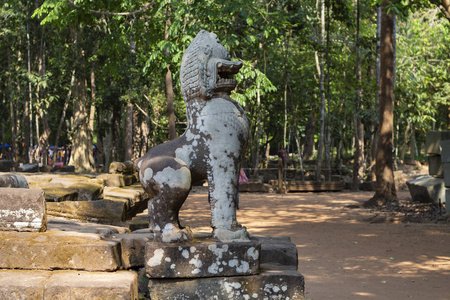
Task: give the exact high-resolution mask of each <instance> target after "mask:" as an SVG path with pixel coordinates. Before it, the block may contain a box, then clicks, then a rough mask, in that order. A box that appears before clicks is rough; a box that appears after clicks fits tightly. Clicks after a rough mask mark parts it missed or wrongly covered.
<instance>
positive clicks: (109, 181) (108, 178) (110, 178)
mask: <svg viewBox="0 0 450 300" xmlns="http://www.w3.org/2000/svg"><path fill="white" fill-rule="evenodd" d="M97 178H98V179H101V180H103V181H104V182H105V186H109V187H123V186H125V181H124V179H123V175H122V174H101V175H99V176H97Z"/></svg>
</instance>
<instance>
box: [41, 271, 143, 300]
mask: <svg viewBox="0 0 450 300" xmlns="http://www.w3.org/2000/svg"><path fill="white" fill-rule="evenodd" d="M137 287H138V283H137V274H136V273H135V272H127V271H118V272H114V273H98V272H96V273H90V272H73V271H72V272H70V271H57V272H52V275H51V277H50V278H49V279H48V280H47V282H46V283H45V298H48V299H123V300H128V299H137V298H138V289H137Z"/></svg>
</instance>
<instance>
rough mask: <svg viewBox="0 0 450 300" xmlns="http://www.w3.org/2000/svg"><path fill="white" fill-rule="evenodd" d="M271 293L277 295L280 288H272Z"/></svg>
mask: <svg viewBox="0 0 450 300" xmlns="http://www.w3.org/2000/svg"><path fill="white" fill-rule="evenodd" d="M272 291H274V292H275V293H278V292H279V291H280V288H279V287H278V286H274V287H273V288H272Z"/></svg>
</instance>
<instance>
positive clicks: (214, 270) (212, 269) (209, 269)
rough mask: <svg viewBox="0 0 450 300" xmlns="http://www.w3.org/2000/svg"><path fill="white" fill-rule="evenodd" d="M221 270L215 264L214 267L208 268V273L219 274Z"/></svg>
mask: <svg viewBox="0 0 450 300" xmlns="http://www.w3.org/2000/svg"><path fill="white" fill-rule="evenodd" d="M218 270H219V266H218V265H217V264H215V263H213V264H212V265H210V266H209V267H208V272H209V273H211V274H217V271H218Z"/></svg>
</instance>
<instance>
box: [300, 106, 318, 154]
mask: <svg viewBox="0 0 450 300" xmlns="http://www.w3.org/2000/svg"><path fill="white" fill-rule="evenodd" d="M316 122H317V118H316V115H315V114H314V112H313V109H312V108H311V110H310V111H309V117H308V122H306V128H305V142H304V146H303V159H304V160H309V159H311V157H312V156H313V153H314V132H315V131H316Z"/></svg>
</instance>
